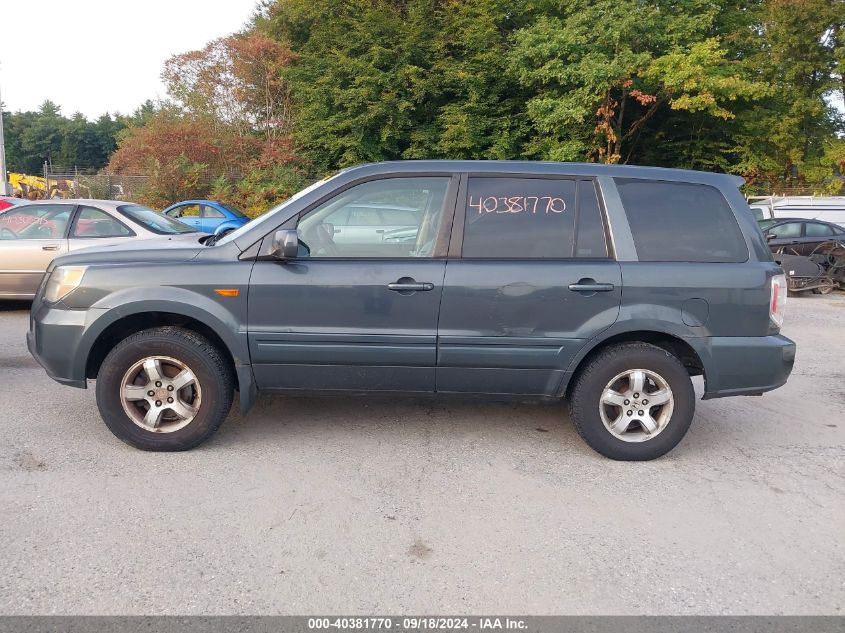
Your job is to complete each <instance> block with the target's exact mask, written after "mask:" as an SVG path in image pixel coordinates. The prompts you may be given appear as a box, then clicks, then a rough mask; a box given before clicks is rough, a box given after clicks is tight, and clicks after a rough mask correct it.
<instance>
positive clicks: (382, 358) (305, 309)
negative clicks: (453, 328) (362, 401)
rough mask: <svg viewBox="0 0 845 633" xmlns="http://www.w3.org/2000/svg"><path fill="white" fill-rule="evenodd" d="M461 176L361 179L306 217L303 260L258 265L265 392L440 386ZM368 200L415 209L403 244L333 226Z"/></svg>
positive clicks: (257, 342) (256, 355)
mask: <svg viewBox="0 0 845 633" xmlns="http://www.w3.org/2000/svg"><path fill="white" fill-rule="evenodd" d="M457 180H458V179H457V177H455V178H452V177H451V176H450V175H434V176H421V177H393V178H391V177H386V178H382V179H378V180H369V181H366V182H362V183H359V184H355V185H353V186H351V187H349V188H347V189H344V190H343V191H340V192H338V193H337V194H336V195H335V196H333V197H331V198H329V199H328V200H326V201H324V202H322V203H320V204H318V205H317V206H315V207H313V208H311V209H308V210H306V211H305V212H304V213H303V214H302V216H301V218H299V220H298V223H297V224H296V228H297V231H298V233H299V239H300V256H299V257H298V258H297V259H295V260H287V261H284V262H283V261H278V260H264V261H261V260H259V261H257V262H256V263H255V266H254V268H253V272H252V277H251V279H250V289H249V345H250V356H251V359H252V366H253V371H254V373H255V377H256V380H257V382H258V386H259V387H260V388H261V389H293V390H296V389H303V390H330V391H343V390H353V391H407V392H414V391H419V392H431V391H434V370H435V360H436V343H437V315H438V312H439V309H440V299H441V294H442V290H443V275H444V272H445V268H446V262H445V254H446V248H447V246H448V231H449V228H450V226H451V220H452V215H453V213H454V209H455V194H456V191H457ZM365 201H366V203H367V204H379V205H382V206H389V205H399V206H403V207H412V208H413V209H414V212H415V217H416V218H417V224H416V225H415V226H414V227H413V236H411V237H410V238H409V239H408V240H407V241H405V242H397V243H388V242H384V241H381V240H374V239H373V237H372V234H362V235H360V236H359V238H357V239H354V238H351V237H350V240H351V241H344V242H339V241H337V240H336V239H335V233H334V230H333V229H334V227H335V226H337V225H338V224H340V225H343V222H344V221H345V218H348V217H349V215H350V211H351V210H352V209H354V208H359V207H360V205H361V204H363V203H364V202H365ZM379 217H382V216H379ZM370 226H371V227H373V228H377V227H378V225H370ZM290 228H293V226H291V227H290ZM270 237H271V236H268V237H267V238H265V240H266V239H269V238H270Z"/></svg>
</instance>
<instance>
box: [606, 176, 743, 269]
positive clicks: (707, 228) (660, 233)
mask: <svg viewBox="0 0 845 633" xmlns="http://www.w3.org/2000/svg"><path fill="white" fill-rule="evenodd" d="M616 186H617V188H618V190H619V196H620V197H621V199H622V205H623V206H624V207H625V213H626V214H627V216H628V223H629V224H630V226H631V232H632V233H633V237H634V245H635V246H636V249H637V256H638V258H639V260H640V261H646V262H744V261H747V260H748V246H747V245H746V243H745V238H744V237H743V235H742V231H741V230H740V228H739V225H738V224H737V221H736V218H735V217H734V214H733V211H732V210H731V208H730V206H729V205H728V202H727V200H725V197H724V196H723V195H722V194H721V192H720V191H719V190H718V189H716V188H715V187H711V186H709V185H703V184H696V183H679V182H667V181H654V180H640V179H634V178H617V179H616Z"/></svg>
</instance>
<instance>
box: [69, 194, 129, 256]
mask: <svg viewBox="0 0 845 633" xmlns="http://www.w3.org/2000/svg"><path fill="white" fill-rule="evenodd" d="M134 236H135V233H134V231H132V230H131V229H130V228H129V227H128V226H126V225H125V224H124V223H123V222H121V221H120V220H118V219H117V218H115V217H113V216H111V215H109V214H108V213H106V212H105V211H103V210H102V209H98V208H96V207H91V206H88V205H80V206H79V209H78V210H77V212H76V217H74V219H73V223H72V224H71V227H70V232H69V234H68V250H70V251H75V250H78V249H80V248H87V247H89V246H107V245H111V244H121V243H124V242H127V241H129V240H131V239H132V238H133V237H134Z"/></svg>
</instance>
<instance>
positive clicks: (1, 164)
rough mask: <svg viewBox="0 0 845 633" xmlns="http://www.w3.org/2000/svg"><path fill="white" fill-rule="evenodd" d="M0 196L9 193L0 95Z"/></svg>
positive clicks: (0, 97)
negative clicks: (0, 180) (0, 177)
mask: <svg viewBox="0 0 845 633" xmlns="http://www.w3.org/2000/svg"><path fill="white" fill-rule="evenodd" d="M0 176H2V182H0V196H7V195H9V176H8V173H7V172H6V142H5V140H4V139H3V98H2V96H0Z"/></svg>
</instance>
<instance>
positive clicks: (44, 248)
mask: <svg viewBox="0 0 845 633" xmlns="http://www.w3.org/2000/svg"><path fill="white" fill-rule="evenodd" d="M60 248H61V246H57V245H56V244H50V245H49V246H42V247H41V250H42V251H57V250H59V249H60Z"/></svg>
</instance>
